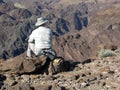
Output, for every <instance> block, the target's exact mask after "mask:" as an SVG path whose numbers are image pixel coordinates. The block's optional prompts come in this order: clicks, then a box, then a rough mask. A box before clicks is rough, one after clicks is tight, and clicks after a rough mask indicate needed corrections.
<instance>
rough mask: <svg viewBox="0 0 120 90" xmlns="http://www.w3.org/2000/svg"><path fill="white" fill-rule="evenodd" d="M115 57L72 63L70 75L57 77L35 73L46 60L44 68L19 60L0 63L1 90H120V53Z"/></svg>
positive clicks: (60, 74)
mask: <svg viewBox="0 0 120 90" xmlns="http://www.w3.org/2000/svg"><path fill="white" fill-rule="evenodd" d="M113 53H114V55H113V56H109V57H108V56H107V57H99V58H96V59H88V60H85V61H83V62H79V63H75V62H74V63H72V62H71V66H70V68H69V71H67V72H62V73H58V74H54V75H51V74H49V75H47V73H44V74H39V73H36V74H35V73H32V72H31V71H33V70H35V68H38V67H40V66H41V65H42V64H43V63H44V62H45V58H43V57H42V59H43V60H42V61H43V62H42V64H38V63H39V61H38V60H33V61H34V64H36V65H33V64H32V62H33V61H32V60H29V61H28V60H24V59H23V57H21V56H18V57H16V58H14V59H9V60H7V61H3V62H1V63H0V67H1V68H0V90H120V86H119V83H120V49H117V50H115V51H114V52H113ZM109 55H110V54H109ZM16 61H17V62H16ZM22 61H23V63H22V64H21V65H20V62H22ZM13 62H14V63H13ZM6 64H7V66H5V65H6ZM19 66H20V68H18V67H19ZM13 67H14V68H13ZM28 67H29V68H28ZM38 71H39V72H40V71H41V70H39V69H38ZM18 72H19V73H21V74H18ZM25 72H29V73H26V74H25Z"/></svg>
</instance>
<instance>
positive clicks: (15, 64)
mask: <svg viewBox="0 0 120 90" xmlns="http://www.w3.org/2000/svg"><path fill="white" fill-rule="evenodd" d="M23 57H24V56H21V57H16V58H14V59H11V60H7V61H6V62H4V63H3V65H2V67H1V71H2V72H4V73H9V74H10V73H14V74H23V73H33V72H36V71H38V72H40V70H41V69H42V67H43V66H44V65H45V63H46V61H47V57H46V56H44V55H42V56H40V57H38V58H35V60H33V59H32V60H26V59H25V58H23Z"/></svg>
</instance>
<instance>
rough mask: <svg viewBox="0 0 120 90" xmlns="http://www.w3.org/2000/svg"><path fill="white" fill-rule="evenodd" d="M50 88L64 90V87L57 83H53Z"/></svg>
mask: <svg viewBox="0 0 120 90" xmlns="http://www.w3.org/2000/svg"><path fill="white" fill-rule="evenodd" d="M51 90H66V89H65V87H61V86H59V85H57V84H54V85H53V86H52V89H51Z"/></svg>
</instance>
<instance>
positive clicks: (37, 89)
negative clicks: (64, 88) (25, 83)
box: [34, 85, 57, 90]
mask: <svg viewBox="0 0 120 90" xmlns="http://www.w3.org/2000/svg"><path fill="white" fill-rule="evenodd" d="M51 87H52V86H51V85H39V86H36V87H34V90H51ZM56 90H57V89H56Z"/></svg>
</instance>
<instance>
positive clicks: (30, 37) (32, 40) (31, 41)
mask: <svg viewBox="0 0 120 90" xmlns="http://www.w3.org/2000/svg"><path fill="white" fill-rule="evenodd" d="M28 42H29V43H35V40H34V37H33V35H32V34H31V35H30V36H29V39H28Z"/></svg>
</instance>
